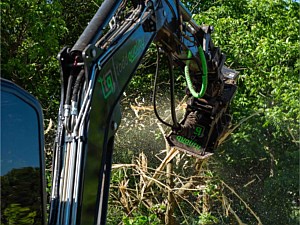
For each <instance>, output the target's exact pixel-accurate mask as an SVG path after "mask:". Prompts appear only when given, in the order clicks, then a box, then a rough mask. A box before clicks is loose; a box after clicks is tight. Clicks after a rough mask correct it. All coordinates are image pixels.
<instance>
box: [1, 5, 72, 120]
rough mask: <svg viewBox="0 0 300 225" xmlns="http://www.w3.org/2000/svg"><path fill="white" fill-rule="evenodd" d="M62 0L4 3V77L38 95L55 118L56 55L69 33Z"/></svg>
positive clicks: (2, 32) (57, 85) (2, 8)
mask: <svg viewBox="0 0 300 225" xmlns="http://www.w3.org/2000/svg"><path fill="white" fill-rule="evenodd" d="M61 13H62V11H61V5H60V3H59V2H58V1H46V0H45V1H38V0H33V1H28V0H21V1H12V0H4V1H2V2H1V19H2V21H1V22H2V23H1V53H2V56H1V76H2V77H3V78H6V79H9V80H11V81H13V82H15V83H16V84H18V85H20V86H21V87H23V88H24V89H26V90H28V91H29V92H31V93H32V94H33V95H34V96H36V97H37V98H38V99H39V101H40V102H41V104H42V107H43V112H44V115H45V117H46V118H47V119H48V118H51V117H52V118H55V117H56V114H57V111H58V110H57V109H58V99H59V92H60V84H59V78H60V76H59V66H58V61H57V60H56V58H55V57H56V55H57V53H58V52H59V50H60V48H61V47H60V43H59V40H60V39H61V38H62V37H63V36H64V35H65V34H66V33H67V29H66V27H65V23H64V21H63V20H62V18H61Z"/></svg>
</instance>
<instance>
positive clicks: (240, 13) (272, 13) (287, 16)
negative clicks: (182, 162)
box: [195, 0, 300, 224]
mask: <svg viewBox="0 0 300 225" xmlns="http://www.w3.org/2000/svg"><path fill="white" fill-rule="evenodd" d="M221 2H222V5H220V6H218V7H216V6H213V7H211V8H210V9H209V10H208V11H206V12H204V13H202V14H198V15H196V16H195V19H196V20H197V21H198V22H199V23H201V22H205V23H207V24H212V25H214V26H215V34H214V37H213V38H214V41H215V44H216V45H217V46H220V47H221V49H222V51H223V52H225V53H226V55H227V64H228V65H229V66H230V67H232V68H235V69H237V70H239V71H240V78H239V91H238V94H237V96H236V97H235V100H234V102H233V109H232V111H233V112H234V116H235V120H236V121H239V120H242V119H244V118H246V117H248V116H251V115H253V116H254V117H252V118H251V119H248V120H246V122H244V123H243V124H241V126H240V127H239V129H238V130H237V131H235V133H234V134H233V135H232V136H231V139H230V140H229V141H228V142H227V143H226V144H225V145H224V147H223V150H224V151H220V153H219V155H218V157H220V161H222V162H223V163H224V164H225V165H224V167H225V166H226V169H227V171H226V172H225V171H221V172H220V173H221V175H222V176H223V177H224V176H225V177H226V179H228V180H230V181H231V182H232V183H233V184H235V188H238V189H239V190H240V191H241V193H242V195H243V197H245V198H247V200H249V202H251V204H252V205H253V206H254V207H255V209H256V210H257V211H258V212H259V214H260V217H261V219H262V220H263V224H286V222H287V221H288V222H289V224H295V223H296V221H295V220H293V219H292V218H291V217H290V214H291V209H292V208H293V207H294V206H295V202H296V201H297V200H296V199H297V196H298V194H297V193H298V191H299V183H298V178H297V177H298V174H299V165H298V164H299V119H300V108H299V96H300V86H299V49H300V42H299V2H295V1H284V0H277V1H271V0H264V1H256V0H255V1H247V0H244V1H221ZM255 114H257V115H256V116H255ZM230 168H231V169H232V170H231V169H230ZM235 174H236V175H235ZM255 176H258V177H259V178H257V177H256V178H255ZM253 179H254V180H255V182H254V183H253V184H251V185H249V186H248V187H247V189H242V184H246V183H247V182H248V181H249V180H250V181H251V180H253ZM255 189H256V191H255ZM254 193H255V194H254ZM253 194H254V195H253ZM244 217H245V218H246V219H247V220H250V221H251V219H250V218H249V216H247V215H244Z"/></svg>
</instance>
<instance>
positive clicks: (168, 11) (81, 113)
mask: <svg viewBox="0 0 300 225" xmlns="http://www.w3.org/2000/svg"><path fill="white" fill-rule="evenodd" d="M212 29H213V28H212V27H211V26H198V25H197V24H196V22H195V21H193V19H192V18H191V14H190V12H189V11H188V10H187V9H186V8H185V7H184V6H183V5H182V3H181V2H180V1H178V0H173V1H171V0H170V1H168V0H146V1H139V0H136V1H126V0H123V1H122V0H118V1H111V0H105V1H104V2H103V4H102V5H101V7H100V8H99V10H98V11H97V13H96V14H95V16H94V17H93V19H92V20H91V21H90V23H89V25H88V26H87V28H86V29H85V30H84V32H83V33H82V34H81V36H80V37H79V39H78V41H77V42H76V43H75V45H74V46H73V47H72V48H64V49H63V50H62V51H61V52H60V53H59V55H58V59H59V61H60V64H61V80H62V83H61V89H62V90H61V103H60V110H59V114H58V118H59V119H58V128H57V135H56V140H55V146H54V153H53V184H52V192H51V206H50V215H49V224H58V225H62V224H105V221H106V212H107V203H108V191H109V182H110V172H111V164H112V153H113V145H114V136H115V133H116V131H117V129H118V126H119V124H120V121H121V112H120V97H121V95H122V93H123V92H124V90H125V89H126V87H127V85H128V83H129V82H130V80H131V78H132V76H133V74H134V72H135V70H136V69H137V67H138V66H139V64H140V62H141V59H142V57H143V56H144V54H145V52H146V51H147V49H148V48H149V46H150V44H151V43H153V42H154V43H156V45H157V47H158V48H159V49H161V50H162V51H163V52H164V53H165V54H166V55H167V57H168V62H169V70H170V83H171V94H172V93H173V94H172V97H171V108H172V109H171V114H172V121H173V124H168V123H166V122H165V121H162V120H161V119H160V118H159V119H160V120H161V121H162V122H163V123H165V124H166V125H169V126H170V127H171V128H172V132H171V133H170V134H169V135H168V136H167V140H168V141H169V143H170V145H171V146H174V147H176V148H178V149H180V150H182V151H185V152H188V153H190V154H192V155H195V156H197V157H207V156H208V155H210V154H212V152H213V150H214V149H215V148H216V147H217V146H218V143H219V140H220V138H221V137H222V136H224V133H225V132H226V130H227V129H228V126H229V124H230V115H229V112H228V106H229V104H230V101H231V99H232V98H233V95H234V93H235V90H236V85H235V81H236V77H237V74H236V73H235V71H233V70H230V69H226V68H225V67H224V65H223V64H224V61H225V56H224V55H223V54H222V53H221V51H220V49H219V48H217V47H215V46H214V45H213V43H212V41H211V39H210V33H211V32H212ZM173 66H177V67H178V68H181V69H182V70H184V71H185V75H186V79H187V84H188V88H187V95H188V96H189V100H188V102H187V109H186V114H185V116H184V118H183V120H182V121H180V122H177V119H176V113H175V108H174V75H173V72H172V68H173ZM225 69H226V71H225ZM154 101H155V100H154ZM156 113H157V112H156Z"/></svg>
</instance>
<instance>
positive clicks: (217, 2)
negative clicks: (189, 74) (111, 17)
mask: <svg viewBox="0 0 300 225" xmlns="http://www.w3.org/2000/svg"><path fill="white" fill-rule="evenodd" d="M183 2H184V4H185V5H186V6H187V7H188V8H189V9H190V10H191V12H192V13H193V17H194V20H195V21H197V23H198V24H202V23H205V24H210V25H213V26H214V27H215V32H214V34H213V40H214V42H215V45H216V46H219V47H221V49H222V51H223V52H224V53H226V55H227V61H226V65H227V66H229V67H230V68H233V69H236V70H238V71H239V72H240V78H239V90H238V93H237V95H236V97H235V99H234V102H233V104H232V112H233V116H234V125H235V127H236V129H234V130H232V134H231V136H230V138H229V139H228V140H227V141H226V142H225V143H224V144H223V145H222V146H221V147H220V148H219V149H218V151H217V152H216V153H215V155H214V156H213V157H211V158H209V160H206V161H199V160H196V159H193V158H191V157H189V156H187V155H183V154H181V153H178V152H172V150H170V149H168V148H167V147H166V146H165V143H164V140H163V133H164V132H166V131H165V130H164V129H165V128H164V127H161V126H160V125H159V126H158V125H157V122H156V120H155V119H154V118H152V117H151V116H149V115H148V111H147V110H145V109H146V108H144V109H143V110H142V109H141V108H135V109H138V111H136V110H135V111H132V109H134V107H145V106H148V105H147V104H148V102H149V100H150V99H151V94H149V90H150V89H151V85H152V83H151V82H152V77H153V74H154V70H155V64H154V62H155V51H154V48H151V49H150V50H149V51H148V53H147V55H146V56H145V58H144V60H143V64H142V65H141V67H140V68H139V70H138V71H137V74H136V76H135V77H134V79H133V81H132V82H131V84H130V87H129V88H128V90H127V91H126V94H127V97H126V98H124V99H123V103H124V104H123V107H124V112H125V113H124V114H125V115H124V119H123V125H122V126H123V130H124V131H130V132H129V133H126V132H123V133H122V131H120V133H119V134H118V135H119V139H118V140H120V141H118V142H117V146H116V153H115V163H116V165H115V166H114V171H113V176H112V182H111V185H112V189H111V198H110V203H111V204H110V210H109V215H108V224H119V223H123V224H269V225H274V224H276V225H281V224H282V225H287V224H289V225H294V224H295V225H296V224H299V223H300V220H299V203H300V202H299V144H300V143H299V117H300V112H299V110H300V107H299V97H300V95H299V94H300V93H299V91H300V86H299V72H300V58H299V49H300V41H299V40H300V38H299V34H300V33H299V19H300V18H299V13H300V10H299V1H292V0H226V1H225V0H211V1H208V0H203V1H193V0H191V1H183ZM100 3H101V1H79V0H72V1H71V0H60V1H58V0H53V1H43V0H42V1H41V0H30V1H29V0H20V1H14V0H3V1H1V3H0V4H1V5H0V6H1V76H2V77H3V78H6V79H9V80H12V81H13V82H15V83H17V84H18V85H20V86H21V87H23V88H24V89H26V90H28V91H29V92H31V93H32V94H33V95H34V96H36V97H37V98H38V99H39V101H40V103H41V105H42V107H43V112H44V118H45V128H46V131H45V133H46V154H47V165H48V171H50V170H51V168H50V165H51V146H52V142H53V136H54V132H55V131H54V130H55V125H54V124H55V121H56V114H57V110H58V104H59V96H60V93H59V92H60V88H59V87H60V80H59V78H60V75H59V65H58V62H57V60H56V55H57V53H58V52H59V51H60V49H61V48H62V47H63V46H65V45H69V46H71V45H72V44H74V43H75V41H76V39H77V38H78V37H79V35H80V34H81V32H82V31H83V29H84V28H85V26H86V25H87V23H88V21H89V20H90V19H91V18H92V16H93V15H94V13H95V11H96V10H97V8H98V6H99V4H100ZM161 71H162V72H161V73H162V74H161V77H160V79H161V83H162V86H161V88H162V90H163V91H162V92H161V94H162V93H163V92H164V88H163V85H164V83H167V82H168V80H167V79H166V77H167V74H165V72H164V71H165V70H164V69H162V70H161ZM177 82H178V83H177V86H178V87H179V88H178V90H179V92H178V99H179V100H180V99H181V97H182V94H183V88H184V81H183V79H182V76H181V75H180V74H179V73H178V80H177ZM136 90H139V92H138V93H137V91H136ZM161 96H162V97H161V99H162V101H161V102H162V103H164V101H163V100H165V99H167V98H166V96H165V95H161ZM131 106H133V107H131ZM130 107H131V108H130ZM166 107H167V106H166V105H165V104H163V105H162V109H161V112H162V113H163V112H167V111H166V110H165V108H166ZM130 110H131V111H130ZM136 112H137V113H138V115H137V114H136ZM178 112H180V109H179V110H178ZM143 118H144V120H143ZM47 128H49V129H47ZM141 134H144V136H143V137H142V135H141ZM124 137H126V138H127V139H126V140H131V141H132V140H137V141H136V142H135V143H131V142H129V143H126V141H125V139H124ZM153 140H156V141H155V142H154V141H153ZM153 143H156V144H155V145H154V144H153ZM162 149H163V151H161V150H162ZM168 157H169V159H170V160H168ZM171 159H172V160H171ZM49 176H50V172H48V178H49ZM49 179H50V178H49ZM141 193H143V194H144V195H143V196H141Z"/></svg>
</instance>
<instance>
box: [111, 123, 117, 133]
mask: <svg viewBox="0 0 300 225" xmlns="http://www.w3.org/2000/svg"><path fill="white" fill-rule="evenodd" d="M111 128H112V129H113V130H114V131H116V130H117V129H118V124H117V122H114V121H113V122H112V123H111Z"/></svg>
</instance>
